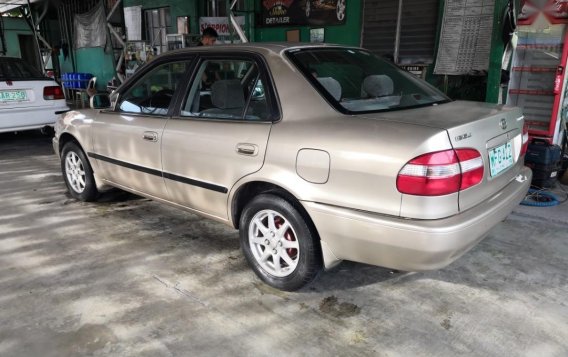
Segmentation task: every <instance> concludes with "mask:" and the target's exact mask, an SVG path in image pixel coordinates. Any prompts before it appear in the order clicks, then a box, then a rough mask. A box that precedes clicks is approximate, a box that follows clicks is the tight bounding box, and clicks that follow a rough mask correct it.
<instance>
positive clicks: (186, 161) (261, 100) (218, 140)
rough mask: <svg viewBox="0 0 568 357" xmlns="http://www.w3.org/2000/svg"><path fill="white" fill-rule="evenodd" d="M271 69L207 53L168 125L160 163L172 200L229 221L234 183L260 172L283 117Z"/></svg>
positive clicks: (249, 59)
mask: <svg viewBox="0 0 568 357" xmlns="http://www.w3.org/2000/svg"><path fill="white" fill-rule="evenodd" d="M268 78H269V76H268V75H267V67H266V66H265V64H264V62H263V61H262V59H261V58H260V57H257V56H255V55H251V54H242V55H236V54H233V55H222V56H221V55H218V56H204V57H202V58H201V60H200V61H199V63H198V65H197V66H196V69H195V70H194V75H193V80H192V81H191V82H190V84H189V85H188V86H187V88H186V94H185V96H183V97H182V100H181V101H180V110H179V111H178V112H177V113H176V116H175V117H174V118H172V119H171V120H169V121H168V122H167V124H166V127H165V129H164V135H163V144H162V162H163V168H164V178H165V182H166V187H167V190H168V193H169V195H170V196H169V197H170V200H171V201H174V202H176V203H179V204H181V205H184V206H187V207H190V208H193V209H196V210H198V211H201V212H203V213H206V214H208V215H210V216H214V217H219V218H221V219H227V217H228V213H227V199H228V192H229V191H230V189H231V187H232V186H233V185H234V184H235V183H236V182H237V181H238V180H239V179H240V178H242V177H243V176H246V175H248V174H250V173H252V172H255V171H258V170H260V168H261V167H262V165H263V162H264V155H265V151H266V145H267V141H268V136H269V133H270V128H271V125H272V122H273V121H274V120H276V119H278V118H279V114H278V113H279V112H278V107H277V105H276V100H275V99H276V98H275V91H274V90H273V87H272V86H271V84H270V82H269V81H268Z"/></svg>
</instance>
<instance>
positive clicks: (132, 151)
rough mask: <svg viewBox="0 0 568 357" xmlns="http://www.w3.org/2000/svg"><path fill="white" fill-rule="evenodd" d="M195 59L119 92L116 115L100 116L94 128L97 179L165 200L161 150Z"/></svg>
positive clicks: (159, 68)
mask: <svg viewBox="0 0 568 357" xmlns="http://www.w3.org/2000/svg"><path fill="white" fill-rule="evenodd" d="M190 64H191V58H184V59H177V60H173V59H170V60H166V61H160V62H157V63H154V64H153V66H152V67H151V68H149V69H148V70H146V71H145V73H143V74H141V75H140V76H139V77H138V78H137V79H134V80H133V81H132V84H131V85H130V86H128V87H127V88H125V89H124V90H121V92H120V93H119V96H118V102H117V104H116V108H115V110H108V111H101V112H100V113H99V114H98V115H97V116H96V120H95V122H94V123H93V124H92V132H93V150H92V152H89V156H90V157H91V158H94V159H96V160H97V166H98V174H99V176H100V177H103V178H105V179H106V180H108V181H111V182H113V183H115V184H118V185H120V186H123V187H125V188H128V189H131V190H135V191H138V192H141V193H144V194H147V195H151V196H153V197H157V198H162V199H166V198H167V193H166V188H165V186H164V180H163V177H162V161H161V154H160V149H161V146H162V135H163V131H164V127H165V125H166V122H167V120H168V118H169V113H170V110H171V108H172V106H173V102H174V100H173V99H174V97H175V95H176V91H177V90H178V88H179V87H180V83H182V79H183V78H184V75H185V74H186V71H187V70H188V68H189V67H190Z"/></svg>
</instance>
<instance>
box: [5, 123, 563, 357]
mask: <svg viewBox="0 0 568 357" xmlns="http://www.w3.org/2000/svg"><path fill="white" fill-rule="evenodd" d="M0 200H1V203H2V204H1V205H0V321H1V324H0V356H4V357H7V356H42V357H48V356H77V355H79V356H87V355H94V356H109V355H110V356H246V355H250V356H330V355H338V356H369V355H372V356H455V355H467V356H539V357H542V356H567V355H568V299H567V297H568V269H567V267H568V219H567V217H568V204H565V205H562V206H558V207H555V208H530V207H519V209H518V210H517V211H516V212H515V213H514V214H512V215H511V216H510V217H509V218H508V219H507V220H506V221H505V222H503V223H502V224H500V225H499V226H498V227H496V228H495V229H494V230H493V231H492V232H491V234H490V235H489V237H488V238H487V239H486V240H484V241H483V242H482V243H481V244H480V245H478V246H477V247H476V248H474V249H473V250H472V251H471V252H469V253H468V254H466V255H465V256H464V257H462V258H461V259H459V260H458V261H457V262H455V263H454V264H452V265H451V266H449V267H447V268H445V269H442V270H439V271H434V272H428V273H393V272H390V271H389V270H386V269H382V268H378V267H373V266H367V265H362V264H354V263H348V262H345V263H343V264H342V265H340V266H339V267H338V268H336V269H334V270H332V271H330V272H326V273H323V274H321V276H320V277H319V279H318V280H317V281H316V282H315V283H314V284H312V285H310V286H309V287H307V288H305V289H303V290H301V291H299V292H295V293H285V292H280V291H276V290H273V289H271V288H269V287H267V286H265V285H263V284H262V283H261V282H260V281H259V280H258V279H257V278H256V277H255V276H254V274H253V273H252V271H251V270H249V269H248V268H247V266H246V263H245V261H244V259H243V257H242V255H241V253H240V250H239V243H238V239H237V232H236V231H234V230H232V229H230V228H228V227H225V226H223V225H220V224H217V223H213V222H211V221H207V220H204V219H201V218H199V217H197V216H194V215H191V214H188V213H186V212H183V211H179V210H175V209H173V208H170V207H167V206H164V205H160V204H158V203H155V202H152V201H149V200H146V199H141V198H138V197H135V196H133V195H130V194H125V193H113V194H107V195H105V196H104V197H103V199H102V202H98V203H80V202H77V201H75V200H73V199H71V198H70V197H69V196H68V195H67V194H66V189H65V186H64V183H63V180H62V177H61V174H60V170H59V163H58V161H57V159H56V158H55V156H54V155H53V153H52V151H51V147H50V140H49V139H46V138H43V137H41V136H37V135H30V134H26V135H18V136H14V135H11V134H10V135H6V134H2V135H0Z"/></svg>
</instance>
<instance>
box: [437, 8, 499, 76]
mask: <svg viewBox="0 0 568 357" xmlns="http://www.w3.org/2000/svg"><path fill="white" fill-rule="evenodd" d="M494 8H495V0H447V1H446V2H445V8H444V20H443V22H442V32H441V35H440V44H439V47H438V55H437V57H436V67H435V68H434V73H435V74H448V75H463V74H472V73H475V72H478V71H487V70H488V69H489V53H490V51H491V33H492V31H493V11H494Z"/></svg>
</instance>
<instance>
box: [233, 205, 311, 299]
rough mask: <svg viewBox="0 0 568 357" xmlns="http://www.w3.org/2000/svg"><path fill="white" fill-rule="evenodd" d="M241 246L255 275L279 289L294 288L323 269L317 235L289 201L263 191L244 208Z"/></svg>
mask: <svg viewBox="0 0 568 357" xmlns="http://www.w3.org/2000/svg"><path fill="white" fill-rule="evenodd" d="M240 239H241V247H242V250H243V253H244V255H245V258H246V259H247V261H248V263H249V265H250V266H251V268H252V269H253V270H254V272H255V273H256V275H258V277H259V278H260V279H262V280H263V281H264V282H265V283H267V284H268V285H270V286H272V287H274V288H277V289H281V290H287V291H292V290H297V289H299V288H301V287H302V286H304V285H305V284H307V283H309V282H310V281H312V280H313V279H314V278H315V276H316V275H317V274H318V272H319V271H320V270H321V268H322V259H321V251H320V248H319V242H317V238H316V235H315V234H314V233H313V232H312V230H311V229H310V227H309V226H308V224H307V223H306V221H305V219H304V218H303V217H302V215H301V214H300V213H299V212H298V210H297V209H296V208H294V206H293V205H291V204H290V203H289V202H288V201H286V200H285V199H283V198H280V197H278V196H274V195H270V194H262V195H259V196H257V197H255V198H254V199H253V200H252V201H251V202H250V203H249V204H248V205H247V206H246V207H245V209H244V211H243V214H242V216H241V221H240Z"/></svg>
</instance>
